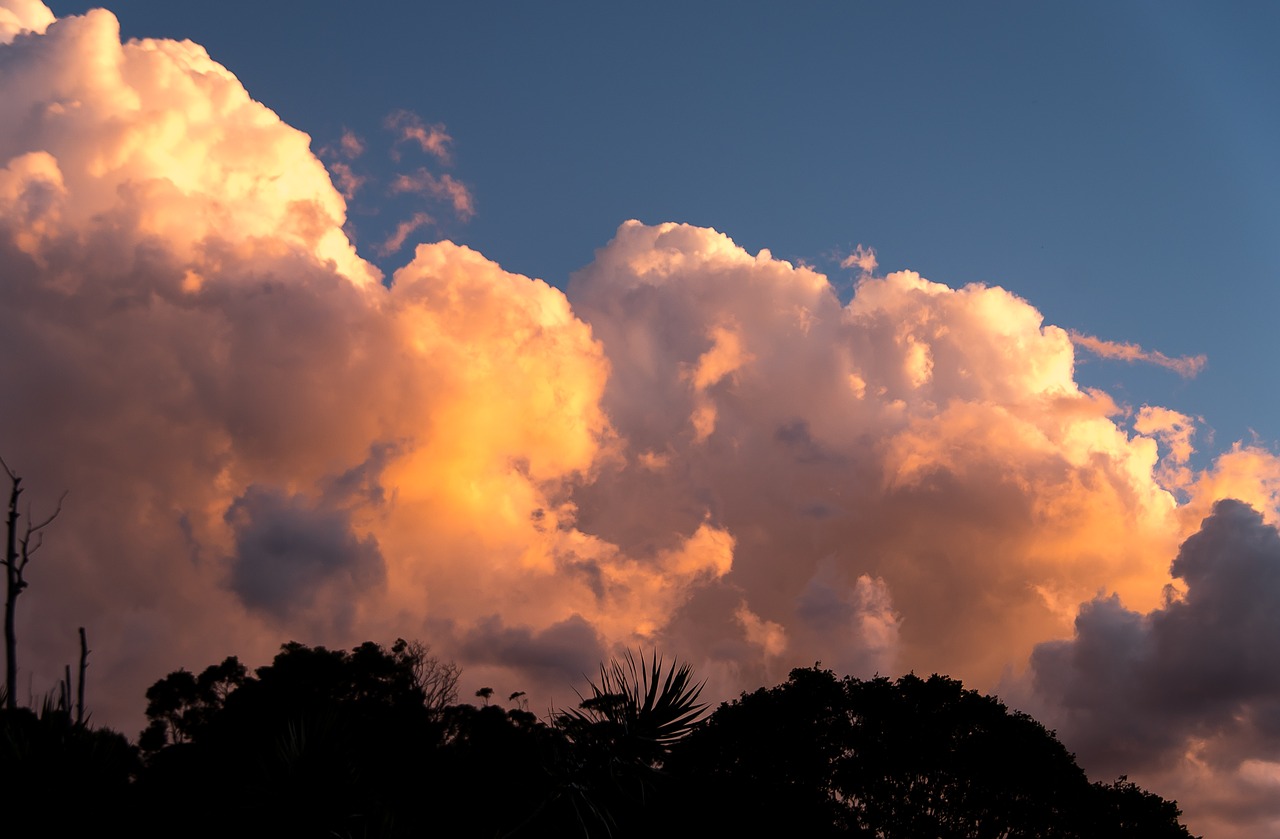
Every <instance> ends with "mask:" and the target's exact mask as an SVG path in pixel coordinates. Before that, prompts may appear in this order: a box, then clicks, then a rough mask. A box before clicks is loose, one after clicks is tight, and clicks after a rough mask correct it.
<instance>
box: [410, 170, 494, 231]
mask: <svg viewBox="0 0 1280 839" xmlns="http://www.w3.org/2000/svg"><path fill="white" fill-rule="evenodd" d="M405 193H409V194H414V195H425V196H428V197H430V198H436V199H440V200H444V201H448V202H449V204H450V205H451V206H452V207H453V212H454V215H456V216H457V217H458V218H459V219H461V220H463V221H467V220H468V219H470V218H471V217H473V216H474V215H475V214H476V208H475V199H474V198H472V196H471V191H470V190H469V189H467V185H466V184H464V183H462V182H461V181H459V180H457V179H456V178H454V177H453V176H452V175H440V176H436V175H433V174H431V173H430V172H428V171H427V170H426V169H418V171H416V172H413V173H412V174H408V175H398V176H396V178H395V180H393V181H392V182H391V194H392V195H399V194H405Z"/></svg>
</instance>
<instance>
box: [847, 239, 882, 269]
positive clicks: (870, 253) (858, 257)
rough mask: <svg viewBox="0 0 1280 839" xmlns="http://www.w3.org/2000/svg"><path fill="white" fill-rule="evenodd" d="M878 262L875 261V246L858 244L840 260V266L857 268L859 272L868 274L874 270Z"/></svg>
mask: <svg viewBox="0 0 1280 839" xmlns="http://www.w3.org/2000/svg"><path fill="white" fill-rule="evenodd" d="M879 266H880V263H878V262H877V261H876V251H875V248H868V247H863V246H862V245H858V246H857V247H856V248H854V249H853V253H851V254H849V255H848V256H846V257H845V258H844V259H842V260H840V267H841V268H857V269H858V271H859V273H861V274H863V275H866V276H870V275H872V274H874V273H875V272H876V268H878V267H879Z"/></svg>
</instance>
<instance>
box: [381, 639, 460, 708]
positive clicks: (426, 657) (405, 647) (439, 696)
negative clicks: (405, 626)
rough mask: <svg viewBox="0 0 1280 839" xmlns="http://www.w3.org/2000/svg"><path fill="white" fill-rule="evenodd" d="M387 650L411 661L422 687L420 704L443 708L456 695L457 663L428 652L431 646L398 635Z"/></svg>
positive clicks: (452, 700)
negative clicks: (393, 643)
mask: <svg viewBox="0 0 1280 839" xmlns="http://www.w3.org/2000/svg"><path fill="white" fill-rule="evenodd" d="M391 651H392V652H393V653H395V654H396V655H402V656H404V657H405V658H406V659H408V660H409V661H410V662H412V663H413V678H414V681H415V682H417V683H418V687H419V688H420V689H421V690H422V697H423V700H422V702H423V704H424V705H426V706H427V708H429V709H430V710H431V711H434V712H437V713H438V712H440V711H443V710H444V708H445V706H446V705H450V704H452V703H453V702H454V701H455V700H456V699H457V698H458V678H459V677H460V676H461V675H462V668H461V667H459V666H458V665H457V664H455V663H453V662H452V661H444V660H443V659H441V658H440V657H439V656H435V655H432V654H431V648H430V647H428V646H427V645H426V644H424V643H422V642H421V641H406V640H404V639H403V638H398V639H396V643H395V646H393V647H392V648H391Z"/></svg>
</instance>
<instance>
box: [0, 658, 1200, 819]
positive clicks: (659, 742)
mask: <svg viewBox="0 0 1280 839" xmlns="http://www.w3.org/2000/svg"><path fill="white" fill-rule="evenodd" d="M457 677H458V670H457V668H456V667H454V666H453V665H452V664H449V663H446V662H442V661H440V660H438V659H436V658H434V657H432V656H431V655H429V653H428V651H427V650H426V649H425V648H423V647H422V646H420V645H418V644H413V643H406V642H404V641H398V642H397V643H396V644H394V645H393V646H391V647H390V648H389V649H388V648H384V647H382V646H379V645H377V644H374V643H371V642H370V643H365V644H363V645H361V646H359V647H356V648H355V649H354V650H351V651H349V652H347V651H342V650H327V649H325V648H322V647H316V648H311V647H307V646H304V645H301V644H296V643H291V644H286V645H285V646H284V647H283V648H282V650H281V652H280V653H279V655H277V656H276V658H275V660H274V661H273V662H272V663H271V664H269V665H266V666H264V667H260V668H258V669H257V670H256V671H253V672H252V673H250V672H249V671H248V670H247V669H246V668H245V667H244V666H243V665H241V664H240V662H239V661H238V660H236V659H235V658H228V659H226V660H225V661H223V662H222V663H220V664H215V665H212V666H210V667H208V668H206V669H204V670H203V671H201V672H199V673H192V672H188V671H186V670H179V671H177V672H174V673H171V674H169V675H168V676H166V677H165V678H163V679H161V680H160V681H158V682H156V683H155V685H153V686H152V687H151V689H150V690H148V691H147V696H146V699H147V703H148V704H147V719H148V726H147V728H146V729H145V730H144V731H143V732H142V734H141V735H140V737H139V738H138V741H137V743H136V744H134V743H131V742H130V741H129V740H127V739H126V738H125V737H124V736H122V735H120V734H118V733H116V732H113V731H110V730H107V729H102V728H94V727H92V726H90V725H88V724H78V723H76V722H75V721H74V717H73V715H72V714H71V713H70V711H69V709H68V708H67V707H65V704H63V705H57V704H53V703H46V704H45V706H44V707H43V708H41V709H39V710H38V711H37V710H32V709H27V708H17V709H14V710H5V711H2V712H0V785H2V786H0V788H2V789H3V801H4V806H3V810H2V811H0V812H3V814H4V815H3V819H4V821H3V823H2V824H0V833H2V834H3V835H5V836H37V835H39V836H89V835H103V834H114V833H118V834H119V835H125V836H142V837H160V836H164V837H172V836H184V837H229V836H237V837H243V836H274V837H289V836H297V837H426V836H467V837H502V836H527V837H535V836H556V837H562V836H563V837H571V836H591V837H596V836H600V837H605V836H612V837H628V836H639V835H653V834H657V833H659V832H660V833H661V834H662V835H666V836H676V837H682V836H691V837H692V836H697V837H706V836H727V835H736V836H767V835H774V836H806V837H824V836H855V837H903V839H914V838H915V837H1113V836H1114V837H1120V836H1124V837H1132V836H1141V837H1156V838H1157V839H1158V837H1166V836H1167V837H1188V836H1189V835H1190V834H1189V833H1188V832H1187V830H1186V829H1185V828H1184V827H1183V826H1182V825H1180V824H1179V821H1178V818H1179V815H1180V813H1179V811H1178V809H1177V807H1176V805H1175V804H1174V803H1173V802H1170V801H1166V800H1164V799H1162V798H1160V797H1159V796H1157V795H1154V794H1152V793H1149V792H1147V791H1145V790H1143V789H1141V788H1139V787H1137V786H1136V785H1134V784H1131V783H1129V782H1127V781H1126V780H1125V779H1123V778H1121V779H1120V780H1118V781H1116V782H1113V783H1109V784H1099V783H1091V782H1090V781H1089V780H1088V779H1087V778H1086V776H1085V774H1084V772H1083V771H1081V769H1080V768H1079V767H1078V766H1077V765H1076V763H1075V760H1074V758H1073V756H1072V755H1071V754H1070V753H1068V752H1067V751H1066V749H1065V748H1063V746H1062V745H1061V744H1060V743H1059V742H1058V740H1057V739H1056V738H1055V737H1054V736H1053V734H1052V733H1051V732H1049V731H1047V730H1046V729H1045V728H1044V727H1043V726H1041V725H1040V724H1039V723H1037V722H1036V721H1035V720H1033V719H1032V718H1030V717H1028V716H1026V715H1024V714H1019V713H1011V712H1010V711H1008V709H1006V708H1005V706H1004V705H1002V704H1001V703H1000V702H999V701H997V700H996V699H994V698H992V697H988V696H983V695H980V694H978V693H977V692H975V691H968V690H965V689H964V688H963V687H962V685H961V684H960V683H959V682H956V681H954V680H952V679H948V678H944V677H941V676H932V677H930V678H928V679H921V678H918V677H915V676H905V677H903V678H901V679H898V680H897V681H890V680H889V679H885V678H877V679H872V680H870V681H863V680H858V679H853V678H843V679H841V678H837V677H836V675H835V674H833V673H832V672H830V671H828V670H823V669H820V668H819V667H818V666H815V667H813V668H807V669H798V670H794V671H792V673H791V677H790V679H788V681H787V682H785V683H784V684H781V685H779V686H777V687H774V688H771V689H764V688H761V689H760V690H757V691H756V692H755V693H751V694H743V695H742V696H741V697H740V698H739V699H737V700H735V701H733V702H729V703H725V704H722V705H721V706H720V707H719V708H718V709H717V710H715V711H714V713H710V714H707V713H706V711H707V710H708V709H706V708H705V707H704V706H703V705H702V704H700V703H699V701H698V694H699V687H698V685H696V684H695V683H694V681H693V677H692V674H691V673H690V671H689V669H688V668H687V667H676V666H674V665H671V666H667V667H665V668H664V667H663V665H662V663H661V662H660V661H658V660H657V659H656V658H653V659H648V660H646V659H645V658H644V657H643V656H641V657H640V658H639V659H638V660H637V659H636V658H634V657H631V656H627V657H626V658H624V659H623V660H621V661H616V662H613V663H612V664H610V665H608V666H602V667H601V670H600V673H599V674H598V677H597V679H596V680H595V681H594V682H593V683H592V686H591V688H590V690H589V694H590V695H589V696H587V697H586V698H585V699H584V700H583V702H582V703H581V704H580V705H579V707H577V708H574V709H570V710H566V711H561V712H555V713H551V714H549V715H548V716H547V717H546V718H539V717H538V716H536V715H535V714H533V713H530V712H529V711H528V710H527V709H526V708H525V707H523V702H522V701H521V699H520V694H512V695H511V697H510V698H509V699H508V700H507V701H508V704H512V705H514V707H502V706H501V705H500V704H499V703H497V702H491V701H490V698H491V696H492V691H491V690H489V689H483V690H481V691H480V692H478V693H477V696H479V697H481V698H482V699H483V704H482V705H480V706H476V705H473V704H460V703H457V695H456V685H457Z"/></svg>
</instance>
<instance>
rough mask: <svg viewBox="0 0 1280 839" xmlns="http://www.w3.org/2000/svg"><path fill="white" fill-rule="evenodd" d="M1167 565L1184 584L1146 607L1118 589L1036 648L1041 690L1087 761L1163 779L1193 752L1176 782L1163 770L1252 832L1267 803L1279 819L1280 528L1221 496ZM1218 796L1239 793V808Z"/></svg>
mask: <svg viewBox="0 0 1280 839" xmlns="http://www.w3.org/2000/svg"><path fill="white" fill-rule="evenodd" d="M1172 571H1173V574H1174V575H1175V576H1176V577H1178V578H1179V579H1180V580H1182V582H1183V584H1184V585H1185V591H1176V590H1171V591H1170V593H1169V594H1168V597H1167V600H1166V602H1165V604H1164V605H1162V606H1160V607H1158V608H1156V609H1153V610H1151V611H1150V612H1147V613H1139V612H1134V611H1130V610H1129V609H1127V608H1125V607H1124V606H1123V605H1122V603H1121V600H1120V598H1118V597H1116V596H1115V595H1112V596H1110V597H1105V598H1103V597H1098V598H1095V599H1094V600H1092V601H1090V602H1088V603H1086V604H1085V605H1084V606H1082V607H1081V610H1080V613H1079V615H1078V616H1077V618H1076V622H1075V635H1074V637H1073V638H1072V639H1071V640H1068V641H1054V642H1048V643H1044V644H1041V645H1039V646H1038V647H1037V648H1036V650H1035V652H1034V654H1033V655H1032V658H1031V663H1032V672H1033V675H1034V682H1035V688H1036V690H1037V691H1038V692H1039V694H1040V695H1041V696H1042V697H1043V699H1044V701H1045V702H1046V703H1047V704H1048V706H1049V708H1050V713H1052V714H1053V717H1052V719H1053V722H1054V724H1056V725H1057V726H1058V727H1059V731H1060V733H1061V735H1062V737H1063V738H1064V741H1065V742H1066V743H1067V744H1068V745H1069V747H1070V748H1072V749H1074V750H1076V751H1077V753H1078V754H1079V755H1080V757H1081V759H1082V760H1083V761H1084V762H1085V765H1086V766H1087V767H1088V768H1090V769H1091V770H1094V771H1100V772H1108V773H1116V774H1118V773H1121V772H1130V773H1135V774H1136V773H1137V772H1139V771H1143V770H1145V771H1146V772H1148V773H1150V774H1152V775H1153V776H1154V777H1157V778H1159V777H1160V775H1161V773H1162V772H1163V773H1167V772H1168V771H1169V769H1170V768H1171V767H1178V766H1179V764H1188V765H1187V766H1185V767H1183V769H1184V772H1183V773H1182V779H1181V783H1178V782H1177V779H1169V778H1165V779H1164V781H1165V782H1166V783H1169V782H1170V780H1173V784H1174V785H1175V786H1176V787H1178V788H1179V790H1178V791H1179V793H1180V795H1179V797H1180V798H1181V799H1182V800H1183V803H1184V806H1190V807H1192V808H1194V810H1195V814H1196V815H1197V816H1201V815H1202V812H1201V811H1212V810H1219V812H1218V813H1216V815H1215V814H1213V813H1212V812H1208V813H1204V814H1203V818H1205V823H1206V824H1213V823H1215V822H1217V821H1219V820H1221V821H1224V822H1227V824H1223V825H1220V826H1219V827H1218V829H1216V830H1215V831H1214V835H1228V834H1230V835H1248V830H1249V828H1248V825H1249V824H1250V823H1252V822H1253V821H1254V820H1256V819H1257V818H1258V816H1259V815H1260V814H1264V813H1265V815H1266V817H1267V818H1271V819H1277V818H1280V805H1277V804H1276V800H1275V796H1274V789H1273V788H1272V787H1273V777H1274V776H1273V775H1272V774H1271V767H1273V766H1274V762H1275V760H1276V758H1277V756H1278V755H1280V717H1278V716H1277V712H1280V670H1278V669H1277V667H1276V662H1277V661H1280V611H1277V609H1276V608H1275V605H1276V603H1277V602H1280V532H1277V531H1276V529H1275V527H1273V526H1272V525H1269V524H1267V523H1265V522H1264V521H1263V518H1262V516H1261V515H1260V514H1259V513H1258V512H1257V511H1256V510H1254V509H1253V508H1252V507H1250V506H1248V505H1247V504H1244V503H1241V502H1239V501H1234V500H1223V501H1218V502H1217V503H1216V504H1215V505H1214V507H1213V512H1212V513H1211V514H1210V515H1209V516H1208V517H1207V518H1206V519H1205V520H1204V522H1203V524H1202V525H1201V527H1200V530H1199V531H1197V532H1196V533H1195V534H1193V535H1192V536H1191V537H1189V538H1188V539H1187V540H1186V541H1185V542H1184V543H1183V545H1182V547H1181V549H1180V550H1179V551H1178V555H1177V558H1176V559H1175V560H1174V562H1173V567H1172ZM1188 770H1189V771H1188ZM1196 770H1200V771H1196ZM1205 770H1210V771H1207V772H1206V771H1205ZM1205 775H1208V776H1209V777H1207V778H1206V777H1204V776H1205ZM1189 777H1194V778H1195V779H1196V781H1197V785H1199V787H1200V788H1196V786H1193V785H1191V784H1188V783H1187V778H1189ZM1215 800H1216V801H1219V802H1221V801H1225V800H1229V801H1232V802H1234V804H1233V808H1235V809H1236V811H1237V812H1236V817H1235V818H1234V819H1233V818H1231V817H1229V816H1226V814H1225V813H1224V812H1221V808H1220V807H1214V806H1213V802H1214V801H1215ZM1231 821H1242V822H1244V827H1243V829H1244V832H1243V833H1239V834H1237V831H1238V830H1241V825H1239V824H1237V825H1235V826H1234V827H1233V826H1232V825H1231V824H1230V822H1231ZM1200 829H1205V828H1203V827H1202V828H1200Z"/></svg>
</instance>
